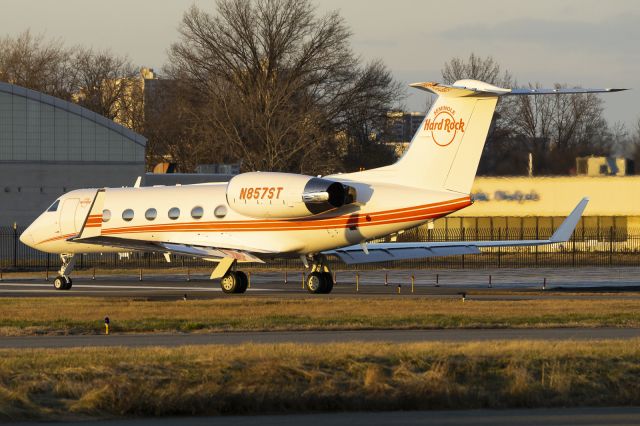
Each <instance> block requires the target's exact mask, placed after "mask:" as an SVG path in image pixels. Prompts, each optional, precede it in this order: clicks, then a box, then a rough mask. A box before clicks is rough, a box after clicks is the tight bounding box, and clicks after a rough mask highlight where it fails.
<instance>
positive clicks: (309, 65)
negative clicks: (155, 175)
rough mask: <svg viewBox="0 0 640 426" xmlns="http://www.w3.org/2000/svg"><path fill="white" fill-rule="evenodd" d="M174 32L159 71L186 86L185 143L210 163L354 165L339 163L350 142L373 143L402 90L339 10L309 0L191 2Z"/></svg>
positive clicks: (295, 167) (292, 167)
mask: <svg viewBox="0 0 640 426" xmlns="http://www.w3.org/2000/svg"><path fill="white" fill-rule="evenodd" d="M180 34H181V38H180V40H179V41H178V42H177V43H175V44H173V45H172V46H171V49H170V64H169V65H168V66H167V67H166V69H165V71H166V73H167V75H168V76H169V77H170V78H172V79H174V80H176V81H179V84H180V85H181V86H182V87H183V90H181V91H180V93H178V95H179V96H182V97H183V99H184V98H186V99H184V101H185V105H188V106H189V111H188V112H187V111H185V115H188V117H189V123H187V124H186V125H187V126H190V127H192V128H193V129H194V132H192V136H193V138H192V139H191V140H190V141H189V145H190V146H191V147H192V148H193V149H196V150H197V151H199V152H203V153H209V158H208V161H212V162H220V159H221V158H226V159H230V160H235V161H238V160H240V159H242V161H243V169H245V170H277V171H296V172H307V173H314V174H315V173H325V172H328V171H329V170H332V169H335V168H338V169H346V168H353V167H354V166H355V164H353V163H348V162H347V163H345V161H344V160H345V159H348V153H350V152H351V153H353V152H354V149H353V145H357V144H363V143H367V142H364V141H368V142H370V138H369V135H370V134H371V132H369V131H370V130H372V129H374V128H382V123H383V121H384V115H385V114H386V111H387V110H389V109H390V108H391V106H392V104H393V103H394V102H395V101H396V100H397V99H398V98H399V96H400V95H399V94H400V90H399V86H398V85H397V83H395V82H394V81H393V79H392V78H391V75H390V72H389V71H388V70H387V69H386V67H385V66H384V65H383V64H382V63H380V62H372V63H369V64H364V65H363V64H361V63H360V61H359V59H358V58H357V57H356V56H355V55H354V54H353V52H352V51H351V49H350V47H349V39H350V32H349V30H348V29H347V27H346V25H345V23H344V21H343V20H342V18H341V17H340V16H339V15H338V14H337V13H335V12H334V13H330V14H328V15H326V16H323V17H316V16H315V14H314V8H313V7H312V5H311V3H310V2H309V1H308V0H257V1H255V2H246V1H243V0H219V1H218V2H217V14H216V15H215V16H212V15H210V14H208V13H206V12H203V11H201V10H199V9H198V8H197V7H195V6H193V7H191V9H189V10H188V11H187V12H186V13H185V15H184V17H183V20H182V23H181V26H180ZM182 143H184V142H182ZM196 146H201V147H203V148H195V147H196ZM355 151H357V150H355ZM203 159H204V158H203ZM183 161H184V160H183Z"/></svg>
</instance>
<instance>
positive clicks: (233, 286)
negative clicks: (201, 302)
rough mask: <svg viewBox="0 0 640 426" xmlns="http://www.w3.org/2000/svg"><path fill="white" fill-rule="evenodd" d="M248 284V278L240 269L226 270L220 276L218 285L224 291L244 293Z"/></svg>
mask: <svg viewBox="0 0 640 426" xmlns="http://www.w3.org/2000/svg"><path fill="white" fill-rule="evenodd" d="M248 286H249V279H248V278H247V274H245V273H244V272H242V271H228V272H227V273H226V274H224V276H223V277H222V278H220V287H222V291H224V292H225V293H244V292H245V291H247V287H248Z"/></svg>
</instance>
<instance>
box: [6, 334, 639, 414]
mask: <svg viewBox="0 0 640 426" xmlns="http://www.w3.org/2000/svg"><path fill="white" fill-rule="evenodd" d="M638 359H640V340H630V341H624V342H622V341H595V342H588V343H586V342H553V343H552V342H529V341H515V342H512V341H509V342H505V341H495V342H483V343H467V344H454V343H448V344H444V343H429V344H409V345H386V344H361V343H351V344H332V345H316V346H313V345H293V344H284V345H242V346H233V347H225V346H204V347H202V346H199V347H183V348H177V349H159V348H146V349H126V348H108V349H68V350H45V349H38V350H2V351H0V421H2V420H10V419H11V420H25V419H47V420H56V419H57V420H71V419H80V418H96V417H98V418H108V417H120V416H159V415H202V414H248V413H277V412H302V411H306V412H307V411H340V410H399V409H402V410H413V409H468V408H506V407H551V406H602V405H608V406H618V405H638V404H640V392H638V382H639V381H640V364H639V362H638Z"/></svg>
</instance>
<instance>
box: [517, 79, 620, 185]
mask: <svg viewBox="0 0 640 426" xmlns="http://www.w3.org/2000/svg"><path fill="white" fill-rule="evenodd" d="M529 87H536V88H539V87H540V85H539V84H536V85H535V86H534V85H529ZM560 87H566V85H559V84H556V88H560ZM517 101H518V102H517V103H516V108H515V109H514V110H513V111H512V114H511V115H510V122H511V124H512V126H513V131H514V137H515V138H517V139H520V140H521V141H522V142H523V146H524V147H526V149H527V150H528V152H531V153H533V157H534V169H535V170H537V172H538V173H542V174H566V173H567V172H569V171H571V170H572V169H573V168H574V167H575V159H576V157H577V156H583V155H608V154H609V153H610V151H611V148H612V146H613V138H612V135H611V133H610V132H609V129H608V126H607V122H606V120H605V119H604V118H603V117H602V110H603V108H602V104H603V101H602V99H601V98H600V97H598V96H597V95H594V94H592V93H588V94H572V95H548V96H522V97H518V98H517Z"/></svg>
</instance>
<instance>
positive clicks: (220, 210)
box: [213, 205, 227, 219]
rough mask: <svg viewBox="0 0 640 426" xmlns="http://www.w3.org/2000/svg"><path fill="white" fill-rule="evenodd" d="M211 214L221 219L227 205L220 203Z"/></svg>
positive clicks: (224, 214)
mask: <svg viewBox="0 0 640 426" xmlns="http://www.w3.org/2000/svg"><path fill="white" fill-rule="evenodd" d="M213 214H214V216H215V217H217V218H218V219H222V218H223V217H225V216H226V215H227V207H226V206H223V205H220V206H218V207H216V209H215V210H214V211H213Z"/></svg>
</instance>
